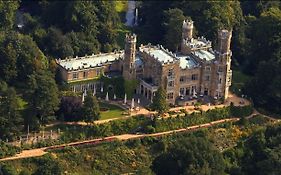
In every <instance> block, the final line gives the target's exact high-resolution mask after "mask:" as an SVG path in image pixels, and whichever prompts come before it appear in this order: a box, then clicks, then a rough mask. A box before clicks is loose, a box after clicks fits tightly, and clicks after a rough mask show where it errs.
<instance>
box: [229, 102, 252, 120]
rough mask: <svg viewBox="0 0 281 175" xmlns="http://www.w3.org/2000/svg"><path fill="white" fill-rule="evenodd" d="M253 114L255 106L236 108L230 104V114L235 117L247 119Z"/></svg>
mask: <svg viewBox="0 0 281 175" xmlns="http://www.w3.org/2000/svg"><path fill="white" fill-rule="evenodd" d="M252 113H253V106H252V105H247V106H234V105H233V103H231V104H230V114H231V115H232V116H233V117H246V116H249V115H251V114H252Z"/></svg>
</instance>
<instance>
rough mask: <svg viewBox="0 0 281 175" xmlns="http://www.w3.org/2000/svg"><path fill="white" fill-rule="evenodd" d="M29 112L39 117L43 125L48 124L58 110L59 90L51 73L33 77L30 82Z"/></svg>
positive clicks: (42, 73)
mask: <svg viewBox="0 0 281 175" xmlns="http://www.w3.org/2000/svg"><path fill="white" fill-rule="evenodd" d="M28 85H29V90H28V99H29V100H28V102H29V104H28V105H29V108H28V109H29V110H31V111H30V112H31V114H33V116H36V117H38V119H39V120H40V122H41V123H43V124H44V123H46V122H48V121H49V120H50V117H51V116H52V115H54V112H55V111H56V110H57V109H58V105H59V98H58V88H57V85H56V83H55V81H54V79H53V78H52V75H51V74H50V73H49V72H40V73H38V74H36V75H31V76H30V77H29V81H28Z"/></svg>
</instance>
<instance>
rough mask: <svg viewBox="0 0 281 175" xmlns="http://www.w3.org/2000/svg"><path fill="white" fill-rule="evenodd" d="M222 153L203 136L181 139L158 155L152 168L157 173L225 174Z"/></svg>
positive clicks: (165, 174)
mask: <svg viewBox="0 0 281 175" xmlns="http://www.w3.org/2000/svg"><path fill="white" fill-rule="evenodd" d="M224 168H225V165H224V161H223V157H222V155H221V154H220V153H219V152H218V151H217V150H216V149H215V148H214V147H213V146H212V144H211V143H210V142H209V141H208V140H207V139H206V138H203V137H196V138H195V137H190V138H184V139H179V140H177V142H175V143H174V144H173V145H172V146H171V147H170V148H169V149H168V151H167V152H165V153H163V154H160V155H159V156H157V157H156V158H155V159H154V161H153V163H152V169H153V171H154V172H155V173H156V174H161V175H162V174H163V175H168V174H194V175H195V174H204V175H207V174H210V175H211V174H224Z"/></svg>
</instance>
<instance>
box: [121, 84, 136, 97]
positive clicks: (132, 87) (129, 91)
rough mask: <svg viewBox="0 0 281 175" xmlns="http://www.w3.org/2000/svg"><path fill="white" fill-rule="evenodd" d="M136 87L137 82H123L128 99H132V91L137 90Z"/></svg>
mask: <svg viewBox="0 0 281 175" xmlns="http://www.w3.org/2000/svg"><path fill="white" fill-rule="evenodd" d="M137 86H138V81H137V80H124V89H125V93H126V94H127V97H128V98H132V97H133V94H134V91H135V89H136V88H137Z"/></svg>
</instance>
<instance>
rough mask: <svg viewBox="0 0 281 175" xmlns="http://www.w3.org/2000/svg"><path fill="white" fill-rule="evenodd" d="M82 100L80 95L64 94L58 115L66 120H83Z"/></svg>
mask: <svg viewBox="0 0 281 175" xmlns="http://www.w3.org/2000/svg"><path fill="white" fill-rule="evenodd" d="M81 110H82V100H81V98H80V97H78V96H64V97H62V98H61V102H60V107H59V110H58V112H57V115H58V116H60V119H64V120H65V121H79V120H81V117H82V116H81Z"/></svg>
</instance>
